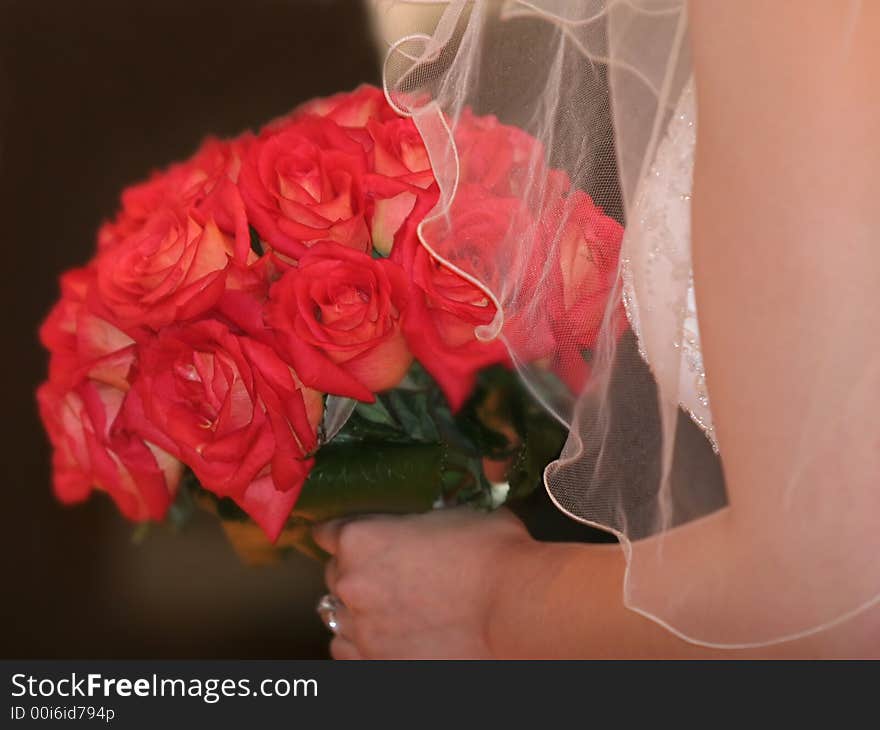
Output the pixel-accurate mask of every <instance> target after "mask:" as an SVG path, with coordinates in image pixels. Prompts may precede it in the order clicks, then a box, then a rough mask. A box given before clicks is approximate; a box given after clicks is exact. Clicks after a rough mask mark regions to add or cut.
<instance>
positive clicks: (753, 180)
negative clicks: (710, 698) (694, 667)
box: [508, 0, 880, 656]
mask: <svg viewBox="0 0 880 730" xmlns="http://www.w3.org/2000/svg"><path fill="white" fill-rule="evenodd" d="M690 22H691V41H692V50H693V54H694V65H695V75H696V79H697V100H698V113H697V117H698V119H699V134H698V138H697V154H696V165H695V173H694V188H693V208H692V210H693V228H692V246H693V256H694V269H695V282H696V294H697V302H698V311H699V313H700V330H701V334H702V343H703V355H704V362H705V365H706V371H707V374H708V375H707V377H708V383H709V391H710V393H711V401H712V413H713V419H714V423H715V428H716V431H717V435H718V439H719V442H720V445H721V450H722V453H723V462H724V471H725V477H726V482H727V488H728V494H729V499H730V504H731V507H730V509H728V510H725V511H724V512H722V513H719V514H717V515H715V516H713V517H711V518H709V519H706V520H703V521H701V522H699V523H696V524H693V525H690V526H687V527H686V528H684V529H681V530H676V531H674V532H675V533H677V534H669V535H668V536H667V538H666V541H665V543H664V549H663V553H662V564H661V562H660V560H658V563H657V565H656V571H657V572H658V574H659V572H660V571H662V575H663V578H662V579H657V580H656V581H655V582H656V584H657V585H656V589H657V590H663V588H664V586H665V589H666V590H668V591H676V589H677V588H680V589H681V590H682V591H686V590H687V589H688V588H693V589H695V590H687V594H688V599H687V600H688V607H687V609H686V611H687V612H688V613H687V615H686V614H685V610H683V609H682V610H679V611H678V612H677V613H676V615H675V619H674V621H673V622H674V623H675V622H677V620H679V619H680V625H681V624H684V627H683V628H684V630H685V631H687V627H688V626H696V625H699V623H700V622H701V621H702V624H703V625H704V626H706V625H709V626H711V622H717V624H718V625H724V624H725V622H727V623H728V624H733V623H734V622H741V623H742V625H743V626H745V627H746V628H748V629H749V630H748V631H745V632H743V636H748V635H749V634H750V633H751V631H752V627H754V629H753V630H754V634H753V637H754V638H755V639H756V640H760V639H761V638H762V634H764V633H766V636H768V637H771V636H774V635H775V636H784V635H786V634H787V633H797V632H800V631H802V630H804V629H809V628H812V627H814V626H815V625H816V623H821V622H824V621H826V620H827V621H832V620H834V619H836V618H840V617H842V616H843V615H844V614H845V613H846V611H847V610H855V609H857V608H858V605H859V601H860V600H866V599H868V600H869V599H870V598H871V596H872V595H876V593H877V591H878V590H880V586H878V585H877V583H876V581H877V573H876V571H874V572H873V573H871V572H869V571H867V570H864V568H863V567H861V566H862V565H863V564H864V563H865V561H867V563H868V564H871V563H872V562H873V561H876V550H877V547H878V542H877V539H876V520H877V511H876V510H877V506H878V502H877V496H876V493H877V488H878V474H880V448H878V446H877V445H878V435H880V423H878V409H880V404H878V401H880V379H878V378H877V376H876V369H877V361H878V353H880V336H878V333H880V306H878V299H877V297H878V286H880V238H878V225H877V222H878V218H877V210H878V208H877V205H878V203H877V201H878V200H880V5H878V4H877V3H858V2H853V3H849V2H839V3H827V2H813V1H810V2H803V1H802V0H797V1H791V2H785V1H783V0H778V1H776V2H772V3H768V2H765V1H764V0H746V1H745V2H737V3H730V2H725V1H724V0H700V1H699V2H693V3H691V5H690ZM872 368H873V375H872ZM859 388H861V389H862V390H861V393H858V389H859ZM855 393H858V396H857V398H856V400H858V399H863V401H862V402H861V403H858V402H857V403H856V405H855V407H848V406H847V405H846V404H847V403H851V402H852V401H853V400H854V397H853V396H854V394H855ZM844 409H846V416H845V417H842V414H843V412H844ZM829 426H830V428H829ZM823 429H826V430H823ZM860 441H861V443H860ZM813 447H815V450H813ZM849 457H856V458H849ZM860 510H862V512H861V513H860ZM792 523H795V524H792ZM860 532H861V534H859V533H860ZM872 535H873V536H874V537H873V539H872V537H871V536H872ZM823 541H824V542H823ZM832 541H833V543H835V544H836V545H844V546H845V547H846V549H851V551H852V555H851V557H850V558H847V559H846V560H845V561H840V560H838V561H836V562H832V561H829V562H830V564H829V565H823V564H822V561H823V560H825V559H828V552H829V551H828V550H827V549H823V546H824V548H827V547H828V546H829V545H831V544H832ZM567 550H568V552H569V556H568V557H567V558H562V559H560V561H557V562H561V563H562V564H563V565H565V566H567V567H566V568H565V570H564V571H563V573H561V574H560V575H559V577H558V578H555V579H554V582H556V583H557V584H558V587H557V588H556V589H550V590H548V595H550V596H556V597H557V598H556V599H551V601H552V600H557V601H558V603H559V605H557V606H556V608H555V609H553V610H554V612H559V611H564V606H565V605H566V604H568V605H571V606H576V607H577V608H578V609H581V608H583V607H584V605H585V604H586V605H591V606H592V607H593V609H594V610H595V611H596V613H595V614H594V616H593V619H594V621H595V623H594V624H593V628H592V629H587V632H586V634H585V635H584V636H585V640H584V643H583V644H582V645H581V647H580V648H581V649H583V650H585V651H586V650H587V649H588V647H592V649H593V650H595V649H596V648H597V647H602V646H603V643H604V642H603V635H604V636H608V637H613V638H612V640H611V643H610V644H609V645H607V646H606V647H605V649H606V650H607V651H615V652H616V651H620V650H621V648H622V647H621V645H620V644H619V643H617V642H618V641H619V640H620V637H623V640H624V641H625V642H626V643H627V645H628V646H629V648H630V649H631V650H633V651H635V652H636V653H642V654H644V653H652V652H654V651H655V650H657V651H659V653H660V654H669V653H672V654H675V655H686V654H688V653H689V652H692V651H693V649H688V650H685V647H684V645H683V644H682V643H681V642H679V641H677V640H676V639H674V637H673V636H671V635H670V634H666V635H665V636H659V635H658V634H657V630H656V629H657V627H656V626H651V625H647V623H646V622H645V620H644V619H641V618H639V617H638V616H636V615H634V614H629V615H628V616H627V615H626V614H621V613H620V612H619V610H618V608H617V607H611V606H608V605H607V604H606V605H605V606H604V607H603V606H602V605H597V599H596V596H597V595H603V594H604V595H613V594H615V593H616V594H618V595H619V593H620V590H621V583H622V580H621V573H622V570H623V558H622V556H621V555H620V554H619V553H617V554H607V553H599V552H598V551H596V550H595V549H589V548H587V549H583V550H581V551H580V555H578V554H577V551H574V552H573V551H572V550H571V549H570V548H568V549H567ZM871 553H873V554H871ZM653 554H655V555H657V556H660V555H661V553H659V552H657V553H653ZM651 555H652V552H651V551H646V550H644V549H642V557H641V558H640V560H642V561H643V562H642V564H641V565H640V566H639V567H638V573H637V574H636V576H635V581H636V582H638V581H639V580H645V576H648V578H647V580H648V581H650V574H651V571H652V566H651V565H649V564H647V561H648V560H650V559H651V557H650V556H651ZM670 566H675V572H673V570H672V569H671V567H670ZM718 570H721V571H723V573H724V575H723V579H722V580H721V581H719V584H720V585H719V587H717V588H715V589H713V588H711V586H712V585H713V581H712V573H713V571H718ZM579 572H580V573H581V574H582V575H583V576H584V584H583V585H584V586H586V587H587V588H586V590H587V591H589V592H591V593H593V596H594V597H593V598H592V599H591V598H590V597H589V596H588V595H579V593H578V592H583V589H580V588H575V586H576V581H577V575H578V573H579ZM676 574H677V575H676ZM812 577H815V578H816V580H815V581H814V583H813V585H812V586H809V583H810V579H811V578H812ZM860 581H861V582H864V585H859V583H860ZM804 585H807V586H808V588H806V589H804V590H803V591H802V594H798V593H797V591H798V590H800V588H801V586H804ZM565 586H569V587H570V590H571V593H570V595H569V597H568V599H565V598H564V593H565ZM872 591H873V593H872ZM560 596H563V598H562V600H560V599H559V597H560ZM799 598H801V599H803V601H805V602H807V601H808V602H809V604H810V605H800V603H799ZM641 599H642V600H641V602H642V603H643V605H644V604H648V605H649V606H650V605H657V606H659V605H662V603H663V601H662V600H660V599H658V598H651V597H647V598H646V597H645V596H642V597H641ZM838 601H839V603H838ZM638 602H639V601H637V603H638ZM508 603H509V602H508ZM871 613H872V614H873V615H866V616H863V617H861V618H859V619H857V620H855V621H851V622H849V625H847V624H846V623H844V624H842V625H841V626H840V627H839V628H838V629H836V630H829V631H826V632H823V633H820V634H817V635H815V636H814V637H812V638H806V639H803V640H801V641H798V642H788V643H785V644H780V645H778V646H776V647H773V648H766V649H760V650H757V651H756V652H754V653H757V654H758V655H781V656H785V655H799V654H803V653H804V652H806V653H807V654H810V653H816V652H823V651H832V650H835V649H836V650H840V651H844V652H851V651H856V650H858V649H856V647H859V646H860V648H861V650H865V651H872V650H873V651H874V652H878V651H880V646H876V645H875V646H873V648H869V647H868V644H870V643H871V642H870V640H869V639H870V637H874V638H873V641H874V643H875V644H876V641H877V637H878V636H880V627H878V618H877V614H878V613H880V611H878V610H877V609H876V608H875V609H873V611H872V612H871ZM701 614H702V615H703V616H706V617H711V618H708V620H707V619H701V618H699V617H700V616H701ZM695 617H696V618H695ZM813 617H815V618H813ZM568 620H569V621H575V620H576V616H575V615H571V616H570V617H569V618H568ZM556 622H557V621H556V620H554V623H556ZM869 626H872V627H873V628H872V630H869V628H868V627H869ZM789 627H791V628H790V630H789ZM596 629H598V631H597V630H596ZM731 636H735V635H734V634H733V633H731ZM859 636H861V637H863V639H865V640H868V641H867V642H862V644H861V645H859V643H858V637H859ZM733 641H736V639H735V638H734V639H733ZM698 653H700V652H698ZM709 653H715V654H717V653H719V652H709ZM720 654H721V655H724V651H723V650H722V651H721V652H720ZM727 655H728V656H730V653H729V652H728V653H727Z"/></svg>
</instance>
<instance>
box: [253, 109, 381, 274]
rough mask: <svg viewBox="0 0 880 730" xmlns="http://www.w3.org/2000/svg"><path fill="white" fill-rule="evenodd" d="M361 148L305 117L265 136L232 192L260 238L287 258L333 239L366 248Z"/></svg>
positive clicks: (329, 125)
mask: <svg viewBox="0 0 880 730" xmlns="http://www.w3.org/2000/svg"><path fill="white" fill-rule="evenodd" d="M366 171H367V158H366V152H365V150H364V148H363V147H362V146H361V145H360V144H359V143H358V142H356V141H355V140H354V139H352V138H351V136H349V134H347V133H346V131H345V130H343V129H342V128H341V127H339V126H338V125H337V124H336V123H335V122H333V121H331V120H330V119H322V118H320V117H315V116H304V117H300V118H297V119H295V120H294V121H292V122H290V123H289V124H287V125H286V126H281V127H278V128H274V129H273V130H272V131H270V132H267V133H264V134H263V135H261V137H260V138H259V139H258V140H257V141H255V142H254V144H253V145H252V146H251V147H250V150H249V152H248V154H247V156H246V157H245V159H244V161H243V163H242V168H241V175H240V177H239V188H240V190H241V195H242V198H243V199H244V202H245V205H246V206H247V214H248V218H249V220H250V222H251V224H252V225H253V226H254V228H255V229H256V230H257V232H258V233H259V234H260V238H261V239H262V240H263V241H265V242H266V243H267V244H268V245H269V246H271V247H272V248H273V249H274V250H275V251H276V252H277V253H280V254H282V255H283V256H286V257H288V258H290V259H297V258H299V257H300V256H302V255H303V254H304V253H305V252H306V251H307V250H308V248H309V246H311V245H312V244H313V243H315V242H316V241H319V240H333V241H337V242H339V243H341V244H343V245H345V246H349V247H351V248H354V249H358V250H361V251H367V250H368V249H369V246H370V236H369V232H368V230H367V224H366V220H365V218H364V213H365V198H364V189H363V178H364V175H365V174H366Z"/></svg>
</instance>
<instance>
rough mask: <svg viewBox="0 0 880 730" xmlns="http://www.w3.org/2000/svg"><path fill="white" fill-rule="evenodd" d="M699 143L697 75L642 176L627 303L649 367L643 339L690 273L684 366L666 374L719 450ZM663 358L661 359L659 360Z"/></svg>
mask: <svg viewBox="0 0 880 730" xmlns="http://www.w3.org/2000/svg"><path fill="white" fill-rule="evenodd" d="M696 141H697V120H696V102H695V94H694V84H693V79H691V80H690V81H689V82H688V83H687V84H686V86H685V88H684V91H683V92H682V95H681V98H680V100H679V102H678V105H677V106H676V109H675V112H674V114H673V117H672V120H671V122H670V124H669V127H668V129H667V132H666V135H665V137H664V139H663V141H662V142H661V143H660V145H659V147H658V149H657V155H656V158H655V160H654V163H653V164H652V165H651V167H650V169H649V170H648V172H647V174H646V175H645V176H644V177H643V179H642V181H641V183H640V185H639V187H638V191H637V193H636V200H635V204H634V208H633V214H632V216H631V222H630V225H629V227H628V229H627V233H626V237H625V239H624V243H623V251H622V257H621V259H622V275H623V283H624V291H623V302H624V305H625V307H626V313H627V316H628V317H629V321H630V324H631V325H632V328H633V331H634V332H635V333H636V336H637V337H638V338H639V351H640V353H641V355H642V357H643V358H644V359H645V361H646V362H647V363H648V365H649V366H650V365H651V363H652V358H651V353H650V344H649V341H648V340H646V339H645V338H643V337H642V334H641V333H642V330H643V321H644V322H646V323H647V322H648V321H650V320H651V318H652V317H653V316H655V314H656V313H657V312H658V311H659V310H662V309H663V308H664V307H670V306H672V307H677V306H678V305H677V304H676V303H674V302H673V303H670V300H671V299H672V300H674V297H672V296H670V292H673V291H679V290H680V286H679V285H680V281H679V279H680V277H682V276H687V278H688V287H687V301H686V303H685V307H684V308H683V310H681V311H680V312H678V313H677V315H678V320H679V325H678V327H677V328H676V330H677V331H676V335H675V337H676V345H677V346H678V347H679V348H680V351H681V360H680V367H679V370H678V372H677V373H676V372H674V371H673V372H669V373H662V372H657V370H656V369H655V372H654V375H655V377H656V378H658V379H659V378H665V379H666V382H664V383H661V387H662V386H664V385H665V390H666V392H670V393H672V392H676V391H677V393H678V399H679V403H680V405H681V407H682V408H683V409H684V410H685V411H686V412H687V413H688V414H689V415H690V416H691V418H692V419H693V420H694V422H695V423H696V424H697V425H698V426H699V427H700V428H701V429H702V430H703V432H704V433H705V434H706V437H707V438H708V439H709V441H710V442H711V444H712V447H713V449H715V450H716V451H717V443H716V441H715V432H714V429H713V426H712V413H711V411H710V409H709V394H708V392H707V390H706V373H705V370H704V368H703V356H702V352H701V350H700V329H699V325H698V323H697V305H696V299H695V296H694V281H693V270H692V266H691V246H690V241H691V236H690V226H691V222H690V215H691V189H692V184H693V171H694V148H695V146H696ZM656 361H657V360H656V358H655V359H654V362H656Z"/></svg>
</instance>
